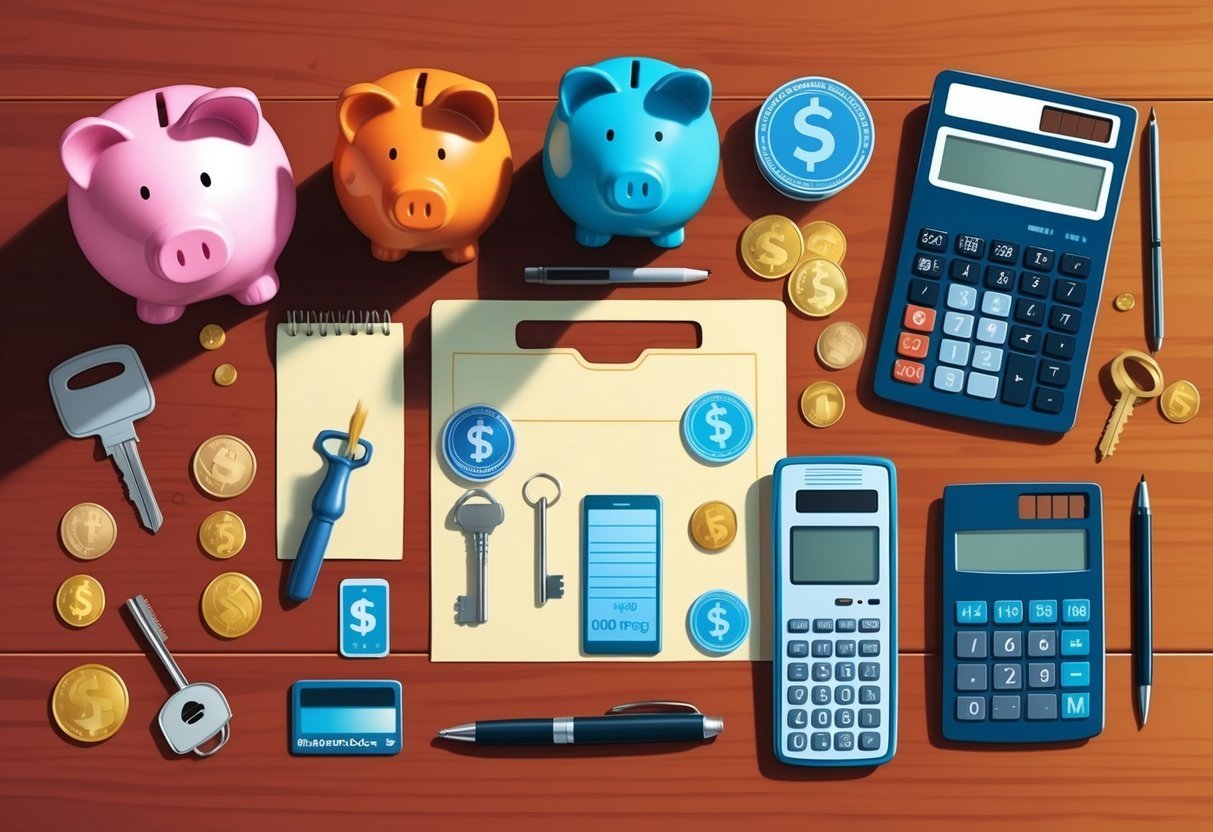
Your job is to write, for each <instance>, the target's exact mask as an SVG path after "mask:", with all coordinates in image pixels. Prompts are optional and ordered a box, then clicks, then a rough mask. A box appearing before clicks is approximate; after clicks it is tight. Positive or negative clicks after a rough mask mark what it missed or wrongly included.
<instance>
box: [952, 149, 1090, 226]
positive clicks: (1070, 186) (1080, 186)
mask: <svg viewBox="0 0 1213 832" xmlns="http://www.w3.org/2000/svg"><path fill="white" fill-rule="evenodd" d="M1105 175H1106V170H1105V169H1104V168H1103V167H1101V166H1098V165H1089V164H1084V163H1083V162H1079V161H1077V160H1074V159H1061V158H1058V157H1056V156H1049V155H1045V154H1041V153H1033V152H1031V151H1029V150H1023V149H1021V148H1017V147H1006V146H1004V145H1000V144H991V143H989V142H982V141H977V140H975V139H970V138H966V137H964V136H956V135H947V136H945V137H944V148H943V158H942V160H941V162H940V166H939V179H941V180H943V181H946V182H952V183H955V184H957V185H967V186H969V187H972V188H982V189H984V190H987V191H996V192H998V193H1002V194H1007V195H1008V196H1017V197H1024V198H1026V199H1036V200H1040V201H1042V202H1051V203H1053V204H1055V205H1065V206H1068V207H1070V208H1078V209H1080V210H1083V211H1097V210H1099V197H1100V194H1101V192H1102V189H1103V180H1104V176H1105Z"/></svg>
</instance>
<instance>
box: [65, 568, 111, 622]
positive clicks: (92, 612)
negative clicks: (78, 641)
mask: <svg viewBox="0 0 1213 832" xmlns="http://www.w3.org/2000/svg"><path fill="white" fill-rule="evenodd" d="M55 611H56V612H58V613H59V617H60V618H62V619H63V622H64V623H65V624H69V625H71V626H72V627H87V626H88V625H89V624H92V623H93V622H94V621H96V620H97V619H98V618H100V617H101V613H103V612H105V590H104V589H102V588H101V584H100V582H98V580H97V579H96V578H94V577H93V576H92V575H72V576H71V577H70V578H68V579H67V580H66V581H64V582H63V583H61V584H59V592H58V593H56V594H55Z"/></svg>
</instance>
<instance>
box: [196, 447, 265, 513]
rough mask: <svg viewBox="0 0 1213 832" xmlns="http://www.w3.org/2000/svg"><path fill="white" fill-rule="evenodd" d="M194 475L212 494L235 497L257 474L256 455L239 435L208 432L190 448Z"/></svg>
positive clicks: (208, 492) (200, 484)
mask: <svg viewBox="0 0 1213 832" xmlns="http://www.w3.org/2000/svg"><path fill="white" fill-rule="evenodd" d="M193 468H194V479H195V480H197V482H198V487H199V488H201V489H202V490H203V491H205V492H206V493H207V494H210V495H211V496H212V497H220V498H227V497H237V496H239V495H241V494H243V493H244V492H245V491H248V488H249V486H250V485H252V484H253V477H254V476H256V474H257V457H256V456H254V455H253V449H252V448H250V447H249V446H248V443H247V442H245V441H244V440H243V439H238V438H236V437H235V436H229V435H227V434H220V435H219V436H212V437H211V438H210V439H207V440H206V441H205V442H203V443H202V444H201V445H199V446H198V450H197V451H195V452H194V465H193Z"/></svg>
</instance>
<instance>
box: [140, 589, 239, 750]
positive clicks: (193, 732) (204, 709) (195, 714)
mask: <svg viewBox="0 0 1213 832" xmlns="http://www.w3.org/2000/svg"><path fill="white" fill-rule="evenodd" d="M126 609H127V611H128V612H130V614H131V617H132V618H134V619H135V623H136V624H138V625H139V629H140V631H141V632H142V633H143V636H144V638H146V639H147V644H148V646H149V647H150V648H151V651H152V655H154V656H155V657H156V658H157V659H159V660H160V664H162V665H163V666H164V669H165V670H166V671H167V672H168V675H169V678H171V679H172V680H173V684H175V685H176V686H177V691H176V693H174V694H173V695H172V696H170V697H169V698H168V701H167V702H165V703H164V705H163V707H161V708H160V716H159V718H158V720H157V721H158V722H159V723H160V731H161V733H163V734H164V739H165V741H166V742H168V744H169V747H170V748H172V749H173V751H175V752H176V753H178V754H188V753H189V752H191V751H193V752H194V753H195V754H197V755H198V756H199V757H209V756H211V755H212V754H214V753H215V752H216V751H218V750H219V749H220V748H223V746H225V745H227V741H228V739H230V738H231V735H232V732H231V729H230V728H228V723H229V722H231V719H232V709H231V707H230V706H229V705H228V704H227V699H226V698H225V697H224V696H223V691H221V690H219V688H217V687H215V686H214V685H211V684H208V683H206V682H195V683H194V684H192V685H191V684H190V683H189V681H188V680H186V678H185V674H184V673H182V672H181V668H180V667H178V666H177V660H176V659H174V658H173V654H172V653H170V652H169V651H168V645H167V644H165V642H166V641H167V640H168V635H167V634H166V633H165V632H164V628H163V627H161V626H160V620H159V619H157V618H156V613H155V612H153V611H152V606H151V604H149V603H148V602H147V599H146V598H144V597H143V596H142V595H136V596H135V597H134V598H130V599H128V600H127V602H126ZM215 737H219V743H218V745H215V746H214V747H213V748H211V749H210V750H209V751H203V750H202V747H201V746H202V744H203V743H205V742H207V741H209V740H211V739H214V738H215Z"/></svg>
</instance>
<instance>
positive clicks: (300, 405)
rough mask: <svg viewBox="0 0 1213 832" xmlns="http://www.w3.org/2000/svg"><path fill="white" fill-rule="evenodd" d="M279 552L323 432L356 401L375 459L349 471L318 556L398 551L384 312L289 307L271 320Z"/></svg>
mask: <svg viewBox="0 0 1213 832" xmlns="http://www.w3.org/2000/svg"><path fill="white" fill-rule="evenodd" d="M277 356H278V366H277V379H278V442H277V448H278V453H277V469H276V473H277V478H276V482H277V516H278V557H279V558H280V559H283V560H288V559H294V557H295V554H296V552H297V551H298V549H299V540H300V539H301V538H302V537H303V530H304V529H305V528H306V527H307V522H308V519H309V518H310V517H311V513H312V508H311V504H312V497H313V496H314V495H315V493H316V488H317V487H318V486H319V485H320V481H321V480H322V479H323V478H324V470H325V463H324V460H323V459H321V457H320V455H319V454H318V453H316V451H315V450H313V447H312V445H313V443H314V442H315V441H316V435H317V434H318V433H320V431H322V430H326V429H335V430H341V431H344V430H345V429H346V426H347V425H348V424H349V420H350V413H352V412H353V410H354V405H355V404H356V403H357V402H358V400H359V399H361V400H362V403H363V404H364V405H366V407H367V409H368V411H369V416H368V418H367V421H366V427H365V429H364V430H363V433H362V435H363V437H364V438H366V439H367V440H368V441H370V443H371V444H372V445H374V448H375V453H374V457H373V459H372V460H371V462H370V464H368V465H367V466H366V467H365V468H361V469H359V470H358V471H356V472H355V473H354V475H353V476H352V477H351V478H350V484H349V493H348V495H347V499H346V509H345V515H344V516H343V517H342V518H341V519H340V520H338V521H337V524H336V526H335V527H334V528H333V536H332V539H331V540H330V541H329V546H328V550H327V552H326V554H325V557H326V558H328V559H347V560H400V559H401V558H402V557H403V556H404V326H403V324H398V323H392V321H391V318H390V316H389V314H388V312H387V310H384V311H383V312H360V313H355V312H353V311H349V312H344V313H342V312H336V313H330V312H291V313H288V315H287V320H286V323H283V324H279V325H278V339H277Z"/></svg>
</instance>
